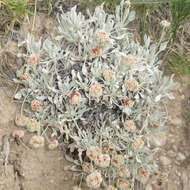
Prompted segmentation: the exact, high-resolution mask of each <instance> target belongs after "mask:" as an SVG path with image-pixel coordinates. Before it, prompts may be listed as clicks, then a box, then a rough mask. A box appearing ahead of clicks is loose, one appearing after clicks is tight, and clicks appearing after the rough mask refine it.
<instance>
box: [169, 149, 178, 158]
mask: <svg viewBox="0 0 190 190" xmlns="http://www.w3.org/2000/svg"><path fill="white" fill-rule="evenodd" d="M168 156H169V157H172V158H174V157H175V156H176V153H175V152H174V151H172V150H170V151H168Z"/></svg>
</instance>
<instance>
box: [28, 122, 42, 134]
mask: <svg viewBox="0 0 190 190" xmlns="http://www.w3.org/2000/svg"><path fill="white" fill-rule="evenodd" d="M26 128H27V130H28V131H29V132H35V131H37V132H38V131H40V123H39V122H38V121H37V120H35V119H30V120H28V123H27V125H26Z"/></svg>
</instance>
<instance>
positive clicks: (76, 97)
mask: <svg viewBox="0 0 190 190" xmlns="http://www.w3.org/2000/svg"><path fill="white" fill-rule="evenodd" d="M80 101H81V94H80V93H79V92H73V93H71V94H70V99H69V102H70V104H79V103H80Z"/></svg>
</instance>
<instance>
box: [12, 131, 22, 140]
mask: <svg viewBox="0 0 190 190" xmlns="http://www.w3.org/2000/svg"><path fill="white" fill-rule="evenodd" d="M12 136H13V137H14V138H19V139H20V138H22V137H24V131H23V130H15V131H13V132H12Z"/></svg>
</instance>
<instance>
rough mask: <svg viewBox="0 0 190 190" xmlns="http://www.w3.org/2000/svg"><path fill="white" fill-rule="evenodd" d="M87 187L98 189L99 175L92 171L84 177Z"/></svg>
mask: <svg viewBox="0 0 190 190" xmlns="http://www.w3.org/2000/svg"><path fill="white" fill-rule="evenodd" d="M86 183H87V186H88V187H90V188H92V189H98V188H99V187H100V185H101V183H102V176H101V173H99V172H98V171H94V172H92V173H91V174H89V175H88V176H87V177H86Z"/></svg>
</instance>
